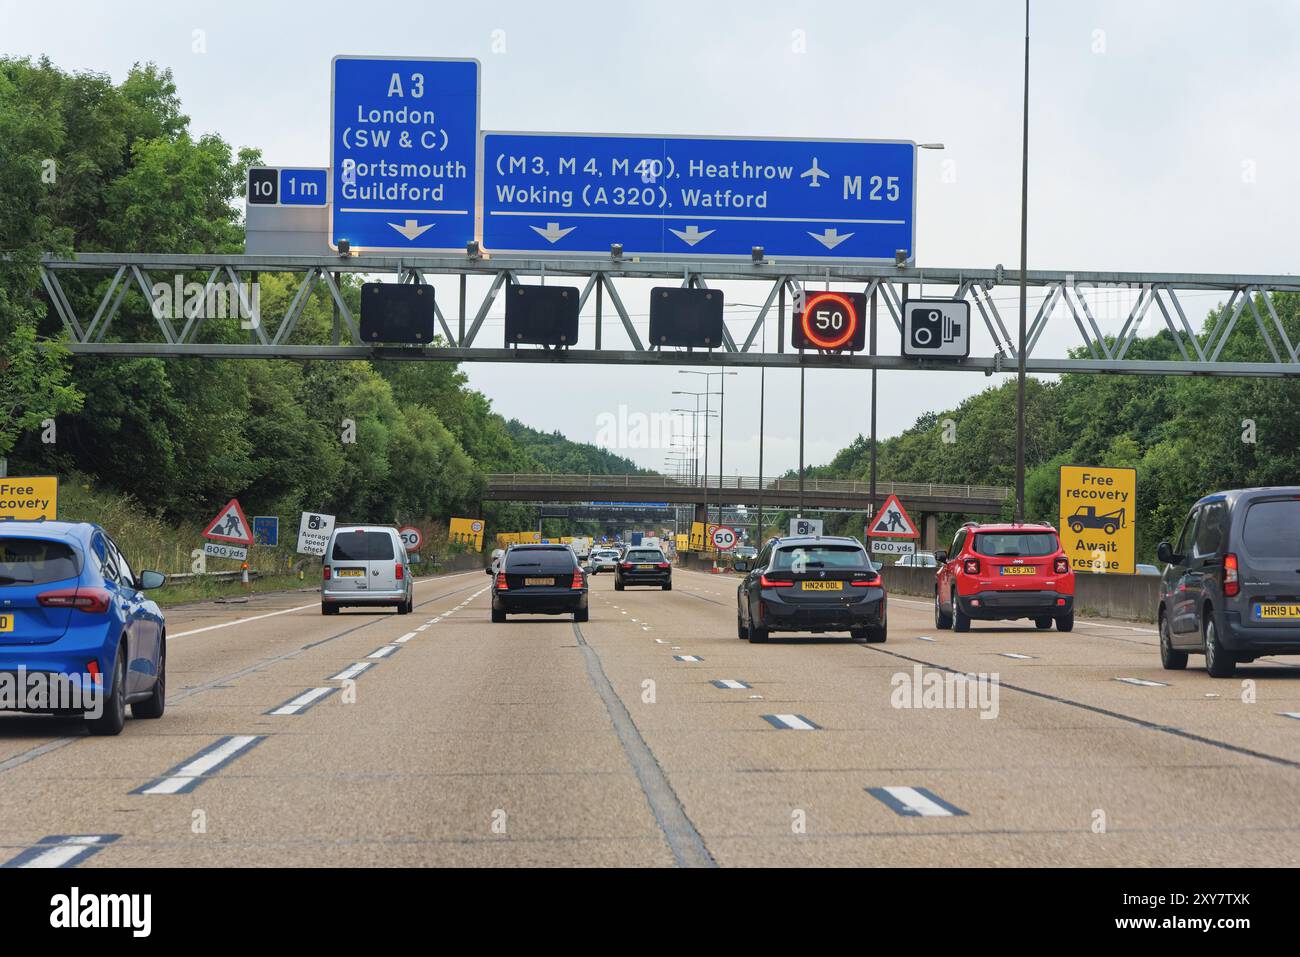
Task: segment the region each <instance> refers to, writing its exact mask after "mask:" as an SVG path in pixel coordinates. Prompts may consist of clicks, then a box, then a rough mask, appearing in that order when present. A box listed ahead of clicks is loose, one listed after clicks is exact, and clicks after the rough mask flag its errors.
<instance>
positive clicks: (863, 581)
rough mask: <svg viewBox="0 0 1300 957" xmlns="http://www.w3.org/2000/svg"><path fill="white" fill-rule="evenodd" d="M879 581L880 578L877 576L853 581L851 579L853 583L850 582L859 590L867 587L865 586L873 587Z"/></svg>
mask: <svg viewBox="0 0 1300 957" xmlns="http://www.w3.org/2000/svg"><path fill="white" fill-rule="evenodd" d="M879 581H880V576H879V575H868V576H867V577H866V578H855V579H853V581H852V582H851V584H854V585H857V586H858V587H860V588H861V587H865V586H867V585H874V584H876V583H877V582H879Z"/></svg>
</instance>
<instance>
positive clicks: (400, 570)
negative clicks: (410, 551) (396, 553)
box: [393, 562, 406, 582]
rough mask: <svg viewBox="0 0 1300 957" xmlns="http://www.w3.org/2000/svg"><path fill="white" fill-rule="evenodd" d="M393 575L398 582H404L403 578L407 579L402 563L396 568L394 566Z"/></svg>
mask: <svg viewBox="0 0 1300 957" xmlns="http://www.w3.org/2000/svg"><path fill="white" fill-rule="evenodd" d="M393 574H394V575H396V576H397V580H398V581H399V582H400V581H401V580H402V578H403V577H405V575H406V569H404V568H402V563H401V562H398V563H397V564H396V565H395V566H393Z"/></svg>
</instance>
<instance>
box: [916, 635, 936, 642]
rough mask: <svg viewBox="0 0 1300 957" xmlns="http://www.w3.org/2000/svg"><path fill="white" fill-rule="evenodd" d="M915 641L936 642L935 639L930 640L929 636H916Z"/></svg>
mask: <svg viewBox="0 0 1300 957" xmlns="http://www.w3.org/2000/svg"><path fill="white" fill-rule="evenodd" d="M916 640H917V641H936V640H937V639H935V638H931V637H930V636H929V635H917V636H916Z"/></svg>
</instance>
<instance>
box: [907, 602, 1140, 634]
mask: <svg viewBox="0 0 1300 957" xmlns="http://www.w3.org/2000/svg"><path fill="white" fill-rule="evenodd" d="M889 600H890V601H891V602H894V603H895V604H899V605H915V606H916V607H917V608H934V602H932V601H909V600H908V599H906V598H899V597H898V596H897V595H890V596H889ZM1079 625H1087V626H1088V627H1090V628H1113V629H1115V630H1116V631H1135V632H1137V633H1138V634H1139V635H1158V634H1160V632H1158V631H1156V629H1154V628H1135V627H1134V626H1133V625H1111V624H1107V623H1105V622H1100V621H1097V620H1095V619H1093V618H1075V626H1076V627H1077V626H1079Z"/></svg>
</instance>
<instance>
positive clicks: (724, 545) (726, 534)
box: [713, 525, 736, 552]
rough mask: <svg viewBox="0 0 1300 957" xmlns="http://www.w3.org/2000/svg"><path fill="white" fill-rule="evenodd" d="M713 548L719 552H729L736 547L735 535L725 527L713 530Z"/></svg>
mask: <svg viewBox="0 0 1300 957" xmlns="http://www.w3.org/2000/svg"><path fill="white" fill-rule="evenodd" d="M713 547H714V548H716V549H717V550H718V551H720V552H729V551H731V550H732V549H733V548H735V547H736V533H735V531H734V530H733V529H730V528H727V526H725V525H719V526H718V527H717V528H715V529H714V530H713Z"/></svg>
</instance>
